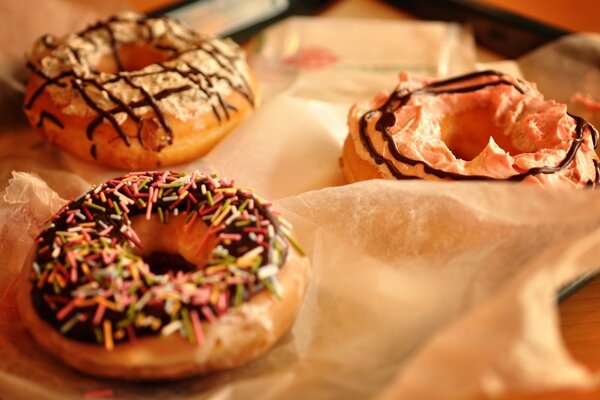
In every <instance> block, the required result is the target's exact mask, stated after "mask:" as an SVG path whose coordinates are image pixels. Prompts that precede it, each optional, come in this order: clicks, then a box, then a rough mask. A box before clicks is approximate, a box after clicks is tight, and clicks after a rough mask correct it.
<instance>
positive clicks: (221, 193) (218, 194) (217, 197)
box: [213, 192, 225, 204]
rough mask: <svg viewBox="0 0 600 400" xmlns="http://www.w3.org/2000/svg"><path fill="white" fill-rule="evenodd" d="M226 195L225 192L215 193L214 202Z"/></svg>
mask: <svg viewBox="0 0 600 400" xmlns="http://www.w3.org/2000/svg"><path fill="white" fill-rule="evenodd" d="M224 197H225V195H224V194H223V192H219V193H217V194H216V195H215V197H213V202H214V203H215V204H217V203H219V202H220V201H221V200H223V198H224Z"/></svg>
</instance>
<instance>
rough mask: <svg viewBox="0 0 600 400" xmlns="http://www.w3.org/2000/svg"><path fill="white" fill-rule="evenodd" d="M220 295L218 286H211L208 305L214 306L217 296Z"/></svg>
mask: <svg viewBox="0 0 600 400" xmlns="http://www.w3.org/2000/svg"><path fill="white" fill-rule="evenodd" d="M220 294H221V287H220V286H219V285H215V286H213V291H212V292H211V294H210V303H211V304H216V303H217V301H218V300H219V295H220Z"/></svg>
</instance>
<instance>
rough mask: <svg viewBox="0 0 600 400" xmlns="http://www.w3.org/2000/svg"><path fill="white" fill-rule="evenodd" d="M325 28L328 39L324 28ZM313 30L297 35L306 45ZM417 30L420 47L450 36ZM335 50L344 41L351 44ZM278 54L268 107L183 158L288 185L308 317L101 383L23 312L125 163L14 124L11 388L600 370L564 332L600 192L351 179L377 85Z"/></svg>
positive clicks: (33, 393)
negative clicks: (76, 152)
mask: <svg viewBox="0 0 600 400" xmlns="http://www.w3.org/2000/svg"><path fill="white" fill-rule="evenodd" d="M310 24H311V30H310V32H311V35H312V34H314V33H315V32H314V31H315V30H318V29H319V24H313V23H312V22H311V23H310ZM400 24H401V23H400ZM377 26H379V23H378V22H375V23H374V24H373V25H372V26H371V28H370V29H373V30H377ZM403 29H404V28H403ZM301 31H302V29H299V30H296V31H293V33H294V34H295V35H297V36H296V38H297V40H299V42H300V44H302V43H304V42H302V38H303V37H304V36H302V35H301V34H299V33H298V32H301ZM420 32H421V33H423V32H428V30H427V29H425V30H421V31H420ZM338 37H339V36H338ZM408 37H410V38H411V40H410V41H406V40H405V41H404V45H405V46H412V45H414V46H418V45H422V44H423V43H422V42H419V40H421V39H422V40H431V39H432V38H435V37H437V38H438V39H435V40H445V39H444V36H436V35H435V34H434V35H432V36H427V35H424V34H422V35H421V36H416V35H409V36H408ZM265 40H267V41H268V40H269V36H267V37H266V39H265ZM267 44H268V43H267ZM471 44H472V43H471ZM374 45H376V43H375V44H374ZM328 46H329V50H331V51H332V52H334V53H335V54H342V52H336V49H337V47H336V45H335V41H333V42H332V43H330V44H329V45H328ZM298 48H301V46H299V47H298ZM438 48H443V46H442V45H440V44H439V43H438ZM466 50H467V51H470V50H469V49H466ZM471 50H472V49H471ZM286 57H290V55H286ZM283 59H284V58H283V57H274V61H272V62H274V63H279V64H281V63H282V62H283V61H282V60H283ZM268 64H269V62H267V61H265V59H264V58H263V59H261V60H260V61H259V62H258V63H257V64H256V67H257V70H258V74H259V76H262V77H263V78H262V80H263V82H264V85H265V86H266V87H267V88H269V87H270V88H271V89H272V90H271V91H270V92H269V93H270V94H269V96H267V99H266V101H265V103H264V104H263V106H262V107H261V108H260V109H258V110H257V111H256V113H255V115H254V116H253V117H252V118H251V119H250V120H248V121H247V122H246V123H245V124H244V125H243V126H241V127H239V129H237V130H236V131H234V132H233V133H232V134H231V135H230V136H228V137H227V139H226V140H224V141H223V142H222V143H221V144H220V145H219V146H218V147H217V148H215V149H214V150H213V152H211V154H210V155H209V156H207V157H205V158H204V159H203V160H199V161H197V162H194V163H190V164H187V165H183V166H179V167H178V169H181V170H190V169H193V168H200V169H203V170H217V171H219V172H220V173H221V174H222V175H227V176H229V177H232V178H235V179H236V180H237V182H238V183H239V184H243V185H248V186H254V187H256V188H257V190H258V191H259V193H261V194H262V195H264V196H266V197H269V198H272V199H277V200H276V202H275V203H276V206H277V207H278V208H279V209H281V210H282V211H283V212H284V213H285V215H286V216H287V218H288V219H289V220H290V221H291V222H292V223H293V224H294V226H295V231H296V236H297V237H298V239H299V240H300V241H301V242H302V243H303V245H304V247H305V248H306V250H307V251H308V254H309V255H310V258H311V262H312V268H313V272H314V276H313V279H312V282H311V285H310V288H309V293H308V296H307V299H306V302H305V304H304V307H303V309H302V311H301V314H300V316H299V318H298V320H297V322H296V324H295V325H294V327H293V329H292V331H291V332H290V333H289V334H288V335H286V336H285V338H284V339H283V340H282V342H281V343H279V344H278V345H277V346H276V347H275V348H274V349H273V350H271V351H270V352H268V353H267V354H266V355H265V356H264V357H261V358H260V359H258V360H256V361H254V362H252V363H251V364H249V365H248V366H246V367H243V368H239V369H236V370H233V371H229V372H223V373H217V374H212V375H210V376H206V377H197V378H190V379H187V380H184V381H181V382H175V383H152V384H148V383H147V384H130V383H122V382H118V381H113V380H103V379H96V378H93V377H89V376H85V375H83V374H81V373H79V372H76V371H73V370H71V369H69V368H67V367H65V366H63V365H62V364H61V363H60V362H58V361H56V360H54V359H53V358H52V357H50V356H49V355H47V354H45V353H44V352H43V351H42V350H41V349H39V348H38V347H37V345H36V344H35V343H34V342H33V340H32V339H31V337H30V336H29V335H28V334H27V332H26V331H25V329H24V328H23V327H22V326H21V325H20V322H19V316H18V313H17V312H16V309H15V306H14V302H13V299H14V294H15V290H17V288H16V287H15V285H14V277H15V274H16V273H17V272H18V271H19V270H20V268H21V267H22V263H23V258H24V257H25V254H26V253H27V251H29V249H30V248H31V245H32V237H33V235H35V233H36V231H37V229H38V228H39V227H40V225H41V224H43V222H44V221H45V219H46V218H47V217H49V216H50V215H51V214H52V213H53V212H55V211H56V210H57V209H58V207H59V206H60V205H61V204H64V202H65V201H66V199H71V198H73V197H75V196H76V195H77V194H78V193H80V192H81V191H82V190H84V189H85V188H86V187H87V185H88V184H89V183H91V182H101V181H104V180H105V179H106V178H108V177H111V176H114V175H118V174H119V173H121V172H122V171H115V170H111V169H108V168H100V167H96V166H93V165H90V164H85V163H82V162H80V161H77V160H75V159H73V158H71V157H70V156H67V155H65V154H63V153H62V152H60V151H58V150H55V149H52V148H51V147H49V146H48V145H46V144H44V142H43V141H42V140H41V139H39V138H38V137H37V136H36V135H35V134H34V133H33V132H32V131H31V129H29V128H28V127H27V126H26V125H21V126H20V127H15V128H14V129H13V128H11V129H3V130H2V131H1V132H0V172H1V174H2V176H1V178H2V180H1V182H2V186H0V188H4V189H3V191H2V192H0V197H1V199H0V253H1V256H2V259H3V260H4V263H3V266H2V268H0V396H1V397H3V398H8V399H30V398H42V399H44V398H46V399H69V398H81V397H82V396H83V395H84V394H85V393H86V392H88V391H94V390H104V389H110V390H111V393H112V396H113V397H116V398H127V399H147V398H175V399H234V398H248V399H278V398H291V399H296V398H297V399H306V398H311V399H312V398H317V399H318V398H324V399H329V398H343V399H354V398H356V399H363V398H386V399H387V398H402V399H427V398H431V399H439V398H457V399H459V398H460V399H464V398H479V397H481V396H490V395H494V394H501V393H502V392H503V391H505V390H520V389H527V390H544V389H548V388H556V387H565V386H570V387H586V386H589V385H593V384H595V382H596V380H597V377H596V376H594V375H593V374H591V373H590V372H589V371H587V370H586V369H585V368H583V367H582V366H580V365H578V364H577V363H576V362H575V361H573V360H572V359H571V357H570V356H569V354H568V353H567V352H566V350H565V348H564V346H563V344H562V341H561V338H560V334H559V329H558V324H557V311H556V302H555V298H556V290H557V288H559V287H560V286H562V285H563V284H565V283H567V282H569V281H570V280H571V279H573V278H575V277H577V276H579V275H581V274H583V273H586V272H588V271H591V270H592V269H594V268H595V267H596V266H597V260H598V259H599V258H598V256H599V254H598V252H600V246H599V244H600V243H599V242H600V232H598V228H599V227H600V201H599V200H600V199H599V198H598V196H600V194H598V193H597V192H593V191H555V190H542V189H539V188H535V187H529V186H524V185H511V184H485V183H432V182H421V181H414V182H397V181H369V182H363V183H359V184H353V185H343V180H342V177H341V174H340V172H339V169H338V167H337V158H338V157H339V154H340V152H341V142H342V140H343V138H344V136H345V125H344V121H345V112H346V109H347V108H346V107H347V105H348V103H349V102H350V101H354V98H355V97H357V96H359V95H361V93H362V91H363V90H367V89H366V88H364V87H362V86H361V87H360V91H359V92H355V91H352V90H349V91H348V92H347V93H346V97H344V96H339V94H340V93H342V91H339V90H337V89H339V82H337V81H336V82H333V83H332V92H335V96H334V98H329V99H325V98H323V97H322V96H316V97H318V98H310V96H308V95H307V94H306V93H310V91H309V90H306V91H305V90H304V88H308V89H309V88H310V87H311V86H310V85H311V84H310V82H309V84H308V86H304V83H303V82H307V81H306V80H305V77H306V73H307V72H308V73H309V74H311V73H312V72H314V71H312V70H311V71H305V70H303V69H302V68H298V67H297V66H291V67H290V68H291V69H290V70H289V71H290V75H288V76H287V77H286V78H285V80H284V81H281V80H277V81H275V80H273V81H269V78H268V76H269V74H268V73H267V72H265V71H269V68H275V67H273V66H272V65H271V66H269V65H268ZM275 69H277V68H275ZM286 73H287V72H286ZM366 73H367V74H371V73H372V71H367V72H366ZM364 78H365V79H364V81H363V82H365V85H369V83H368V82H379V81H378V80H377V79H373V80H372V81H371V77H368V76H366V75H365V76H364ZM337 79H340V80H342V79H344V75H343V73H341V72H340V73H339V74H338V77H337ZM282 82H284V83H282ZM324 82H325V81H324ZM324 82H322V83H321V85H324V84H325V83H324ZM391 84H392V85H393V83H391ZM269 85H271V86H269ZM321 87H323V86H321ZM273 88H274V89H273ZM299 88H300V89H302V90H301V92H302V94H301V95H298V90H299ZM379 89H381V87H380V86H377V87H374V86H373V87H369V90H370V91H377V90H379ZM269 90H270V89H269ZM327 90H328V88H327V86H325V87H323V89H322V91H323V92H327ZM12 170H21V171H22V172H11V171H12ZM9 178H10V179H11V181H10V182H8V179H9ZM0 190H2V189H0Z"/></svg>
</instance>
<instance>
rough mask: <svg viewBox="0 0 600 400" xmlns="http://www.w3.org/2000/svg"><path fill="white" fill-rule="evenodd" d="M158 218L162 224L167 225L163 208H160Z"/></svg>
mask: <svg viewBox="0 0 600 400" xmlns="http://www.w3.org/2000/svg"><path fill="white" fill-rule="evenodd" d="M158 218H159V219H160V222H162V223H163V224H164V223H165V216H164V214H163V210H162V207H158Z"/></svg>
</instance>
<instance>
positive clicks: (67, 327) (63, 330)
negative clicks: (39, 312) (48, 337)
mask: <svg viewBox="0 0 600 400" xmlns="http://www.w3.org/2000/svg"><path fill="white" fill-rule="evenodd" d="M78 319H79V315H74V316H73V317H72V318H71V319H70V320H68V321H67V322H65V324H64V325H63V326H61V327H60V333H62V334H65V333H67V332H69V331H70V330H71V328H73V327H74V326H75V324H76V323H77V320H78Z"/></svg>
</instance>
